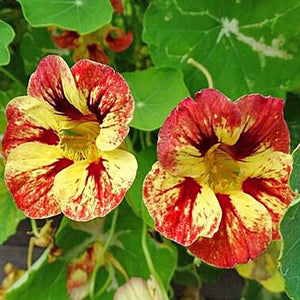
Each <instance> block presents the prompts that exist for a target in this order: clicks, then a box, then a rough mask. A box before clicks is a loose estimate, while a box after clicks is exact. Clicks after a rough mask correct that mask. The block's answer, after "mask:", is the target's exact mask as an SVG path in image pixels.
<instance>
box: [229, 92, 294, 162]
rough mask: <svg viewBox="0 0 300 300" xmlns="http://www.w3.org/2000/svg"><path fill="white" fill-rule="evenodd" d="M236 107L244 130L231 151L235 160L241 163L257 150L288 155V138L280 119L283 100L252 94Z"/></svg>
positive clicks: (286, 130) (281, 118) (241, 99)
mask: <svg viewBox="0 0 300 300" xmlns="http://www.w3.org/2000/svg"><path fill="white" fill-rule="evenodd" d="M235 104H236V105H237V106H238V108H239V109H240V110H241V113H242V120H243V124H244V125H243V126H244V130H243V132H242V133H241V135H240V138H239V140H238V142H237V143H236V144H235V145H234V147H233V149H234V150H235V151H234V152H235V156H236V158H237V159H243V158H244V157H247V156H249V155H251V154H253V153H254V152H256V151H258V150H259V149H260V148H271V149H272V150H274V151H281V152H284V153H288V152H289V149H290V135H289V131H288V128H287V124H286V122H285V120H284V116H283V110H284V101H283V100H281V99H278V98H273V97H271V96H269V97H264V96H261V95H259V94H253V95H248V96H244V97H241V98H240V99H238V100H237V101H236V102H235Z"/></svg>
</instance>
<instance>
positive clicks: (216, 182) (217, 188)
mask: <svg viewBox="0 0 300 300" xmlns="http://www.w3.org/2000/svg"><path fill="white" fill-rule="evenodd" d="M205 164H206V169H207V175H208V176H207V183H208V185H209V186H210V188H212V190H213V191H214V192H225V191H230V190H236V189H240V187H241V179H240V166H239V165H238V163H237V162H236V161H235V160H234V159H233V158H232V157H231V156H230V155H229V154H228V153H227V152H226V151H225V150H224V149H222V147H221V144H220V143H218V144H215V145H213V146H212V147H211V148H210V149H209V150H208V151H207V153H206V154H205Z"/></svg>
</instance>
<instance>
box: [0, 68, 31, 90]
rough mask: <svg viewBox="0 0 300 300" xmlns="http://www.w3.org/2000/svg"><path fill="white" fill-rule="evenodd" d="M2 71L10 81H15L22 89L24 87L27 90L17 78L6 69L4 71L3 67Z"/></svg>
mask: <svg viewBox="0 0 300 300" xmlns="http://www.w3.org/2000/svg"><path fill="white" fill-rule="evenodd" d="M0 71H1V72H2V73H3V74H4V75H5V76H7V77H8V78H9V79H11V80H12V81H14V82H15V83H17V84H19V85H21V86H22V87H24V89H26V87H25V85H24V84H23V83H22V82H21V81H20V80H19V79H18V78H17V77H15V76H14V75H13V74H11V73H10V72H9V71H7V70H6V69H4V68H3V67H0Z"/></svg>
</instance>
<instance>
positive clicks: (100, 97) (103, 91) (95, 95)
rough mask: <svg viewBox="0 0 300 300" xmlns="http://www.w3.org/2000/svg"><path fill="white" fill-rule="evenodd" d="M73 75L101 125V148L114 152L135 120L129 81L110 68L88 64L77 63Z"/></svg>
mask: <svg viewBox="0 0 300 300" xmlns="http://www.w3.org/2000/svg"><path fill="white" fill-rule="evenodd" d="M72 73H73V75H74V78H75V81H76V85H77V87H78V89H79V90H80V91H81V92H82V94H83V95H84V97H85V98H86V101H87V106H88V108H89V110H90V111H91V112H92V113H93V114H95V115H96V117H97V120H98V122H99V123H100V134H99V136H98V138H97V146H98V148H99V149H100V150H101V151H110V150H113V149H115V148H116V147H118V146H119V145H120V144H121V143H122V142H123V140H124V139H125V137H126V136H127V134H128V131H129V127H128V124H129V122H130V121H131V119H132V117H133V109H134V102H133V98H132V95H131V93H130V90H129V87H128V85H127V83H126V81H125V80H124V79H123V77H122V76H121V75H120V74H119V73H115V71H114V70H113V69H112V68H111V67H109V66H106V65H102V64H100V63H95V62H92V61H89V60H82V61H80V62H78V63H76V64H75V65H74V66H73V68H72Z"/></svg>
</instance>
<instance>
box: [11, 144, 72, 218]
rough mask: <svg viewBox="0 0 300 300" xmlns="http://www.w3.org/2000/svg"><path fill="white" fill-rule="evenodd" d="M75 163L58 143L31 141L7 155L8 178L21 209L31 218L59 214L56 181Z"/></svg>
mask: <svg viewBox="0 0 300 300" xmlns="http://www.w3.org/2000/svg"><path fill="white" fill-rule="evenodd" d="M72 163H73V161H72V160H70V159H68V158H65V157H64V156H63V152H62V150H61V149H60V148H58V147H56V146H49V145H45V144H41V143H35V142H29V143H25V144H22V145H20V146H18V147H17V148H15V149H13V150H12V151H11V152H10V154H9V156H8V158H7V162H6V167H5V180H6V184H7V187H8V189H9V190H10V192H11V193H12V195H13V198H14V200H15V202H16V204H17V206H18V208H19V209H20V210H22V211H23V212H24V213H25V214H26V215H27V216H28V217H30V218H48V217H51V216H53V215H57V214H59V213H60V207H59V205H58V203H57V202H56V200H55V197H54V196H53V190H52V187H53V181H54V178H55V176H56V175H57V174H58V173H59V172H60V171H61V170H62V169H64V168H66V167H67V166H70V165H71V164H72Z"/></svg>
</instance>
